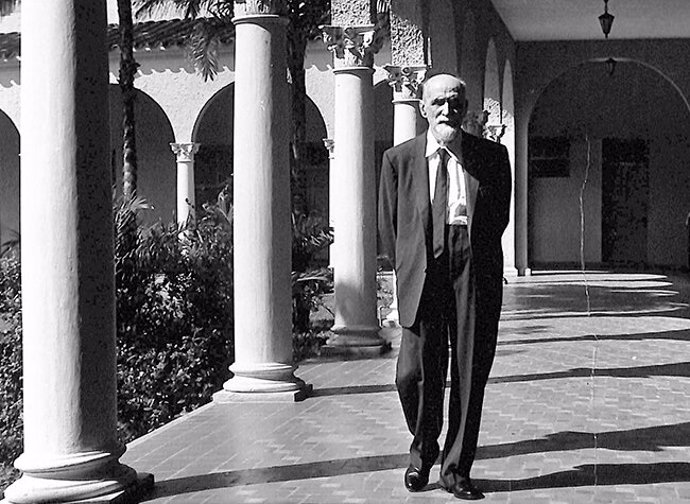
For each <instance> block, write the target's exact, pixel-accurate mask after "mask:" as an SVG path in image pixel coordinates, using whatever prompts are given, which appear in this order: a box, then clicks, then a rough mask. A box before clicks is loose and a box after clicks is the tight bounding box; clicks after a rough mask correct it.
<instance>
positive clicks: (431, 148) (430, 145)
mask: <svg viewBox="0 0 690 504" xmlns="http://www.w3.org/2000/svg"><path fill="white" fill-rule="evenodd" d="M461 134H462V133H460V135H461ZM454 144H459V142H458V141H457V138H456V140H454V141H453V142H452V144H451V145H447V146H446V150H447V151H448V153H449V154H450V156H451V157H452V158H453V159H454V160H455V161H458V160H459V159H460V157H459V156H458V155H457V154H456V153H455V152H454V150H457V149H456V147H455V145H454ZM439 149H442V147H441V146H440V145H439V144H438V142H437V141H436V138H435V137H434V135H433V133H431V130H427V132H426V151H425V153H424V156H425V157H426V158H430V157H431V156H433V155H434V154H436V153H437V152H438V150H439Z"/></svg>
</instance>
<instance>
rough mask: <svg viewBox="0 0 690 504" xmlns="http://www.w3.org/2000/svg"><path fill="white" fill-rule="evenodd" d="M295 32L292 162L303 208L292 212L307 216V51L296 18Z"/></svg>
mask: <svg viewBox="0 0 690 504" xmlns="http://www.w3.org/2000/svg"><path fill="white" fill-rule="evenodd" d="M291 21H292V29H291V30H289V31H288V47H287V59H288V61H287V63H288V70H289V72H290V77H291V79H292V124H293V131H292V159H291V160H290V168H291V181H292V184H291V186H292V192H293V195H292V196H293V204H295V203H297V204H299V203H300V201H301V202H302V208H294V209H293V210H297V211H303V212H305V213H307V210H308V209H307V208H305V207H304V204H305V203H306V201H305V200H306V194H305V193H306V187H303V184H302V181H301V179H300V174H301V172H302V164H303V162H304V146H305V139H306V131H307V130H306V97H307V88H306V82H305V73H304V56H305V52H306V48H307V38H306V36H305V34H304V33H302V31H301V30H300V29H299V28H298V27H297V23H299V21H298V20H296V19H293V20H291Z"/></svg>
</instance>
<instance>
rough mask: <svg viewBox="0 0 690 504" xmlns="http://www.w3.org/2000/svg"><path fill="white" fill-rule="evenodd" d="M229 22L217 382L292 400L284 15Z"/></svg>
mask: <svg viewBox="0 0 690 504" xmlns="http://www.w3.org/2000/svg"><path fill="white" fill-rule="evenodd" d="M234 22H235V26H236V36H235V40H236V49H235V51H236V52H235V54H236V58H235V72H236V76H237V79H236V83H235V124H236V125H238V127H236V128H235V133H234V135H235V137H234V145H235V152H234V184H233V186H234V281H235V363H234V364H232V366H230V370H231V371H232V372H233V373H234V377H233V378H231V379H230V380H229V381H228V382H226V383H225V385H224V389H225V390H226V391H227V392H235V393H247V395H249V396H259V395H261V396H262V399H266V398H268V397H269V396H268V395H265V394H274V395H273V396H271V397H272V398H275V399H278V400H280V399H281V398H284V399H287V400H293V399H294V400H299V399H303V398H304V397H305V389H306V386H305V384H304V382H303V381H302V380H299V379H298V378H296V377H295V376H294V374H293V373H294V370H295V368H296V366H294V365H293V364H292V287H291V239H292V238H291V236H292V235H291V229H292V225H291V220H290V219H291V217H290V215H291V214H290V171H289V170H290V163H289V142H290V131H291V128H290V122H289V121H290V109H289V102H290V98H289V89H288V85H287V78H286V75H287V71H286V49H285V47H286V26H287V19H286V18H285V17H282V16H279V15H276V14H256V13H250V14H247V15H243V16H240V17H237V18H235V20H234ZM237 395H238V394H235V395H234V396H233V395H232V394H222V393H221V394H219V395H218V400H220V401H222V400H225V399H238V397H237ZM247 395H245V397H244V399H247V398H248V397H247ZM249 398H250V399H251V397H249Z"/></svg>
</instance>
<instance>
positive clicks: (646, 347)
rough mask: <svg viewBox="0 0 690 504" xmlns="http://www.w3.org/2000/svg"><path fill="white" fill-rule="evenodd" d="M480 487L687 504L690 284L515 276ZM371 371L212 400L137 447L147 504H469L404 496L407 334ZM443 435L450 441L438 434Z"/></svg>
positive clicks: (322, 362)
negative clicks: (147, 481) (400, 366)
mask: <svg viewBox="0 0 690 504" xmlns="http://www.w3.org/2000/svg"><path fill="white" fill-rule="evenodd" d="M504 293H505V296H504V305H503V314H502V320H501V324H500V332H499V346H498V352H497V357H496V361H495V363H494V366H493V369H492V373H491V378H490V381H489V385H488V388H487V395H486V400H485V404H484V414H483V421H482V432H481V435H480V439H479V446H480V447H479V451H478V456H477V460H476V462H475V465H474V467H473V472H472V476H473V478H474V479H475V481H476V483H477V484H478V486H479V487H480V488H482V489H483V490H484V492H485V494H486V499H485V500H484V501H483V502H487V503H494V502H495V503H524V504H541V503H543V504H557V503H568V504H572V503H576V504H577V503H616V504H619V503H632V502H640V503H642V502H644V503H658V504H662V503H663V504H674V503H681V502H690V386H689V385H690V304H689V303H690V278H688V276H687V274H681V273H677V274H676V273H674V274H672V275H666V274H657V273H651V272H645V273H635V272H619V273H612V272H606V271H587V272H586V273H585V274H583V273H582V272H578V271H558V272H556V271H553V272H538V273H535V274H533V275H532V276H527V277H518V278H515V277H513V278H509V283H508V284H507V285H506V286H505V289H504ZM383 335H384V337H386V338H387V339H388V340H390V341H391V342H392V346H393V348H392V351H390V352H388V353H386V354H383V355H381V356H380V357H376V358H359V359H354V358H353V359H346V358H338V357H319V358H314V359H311V360H308V361H306V362H303V363H302V364H301V365H300V367H299V369H298V370H297V372H296V375H297V376H299V377H300V378H302V379H303V380H305V381H306V382H307V383H309V384H311V385H312V386H313V392H312V394H311V396H310V397H309V398H307V399H306V400H304V401H302V402H296V403H295V402H273V403H268V402H259V401H256V399H255V398H254V400H251V401H241V402H225V403H219V402H216V403H210V404H208V405H206V406H203V407H201V408H200V409H198V410H196V411H194V412H192V413H190V414H188V415H186V416H184V417H182V418H180V419H178V420H176V421H174V422H172V423H170V424H168V425H166V426H164V427H163V428H161V429H159V430H157V431H154V432H152V433H150V434H148V435H146V436H144V437H142V438H140V439H137V440H135V441H134V442H132V443H131V444H130V445H129V446H128V450H127V452H126V453H125V455H124V456H123V457H122V458H121V460H122V462H124V463H125V464H127V465H129V466H131V467H135V468H136V469H137V470H139V471H145V472H150V473H153V474H154V477H155V480H156V484H155V487H154V490H153V491H152V492H151V493H150V494H148V496H147V497H145V498H144V501H146V502H151V503H154V504H164V503H165V504H167V503H194V504H201V503H218V504H224V503H228V504H230V503H232V504H235V503H237V504H243V503H247V504H248V503H311V504H325V503H351V504H354V503H374V504H378V503H403V502H438V503H442V502H458V501H457V500H456V499H454V498H453V496H452V495H450V494H448V493H446V492H444V491H443V490H442V489H440V488H439V487H438V485H437V484H436V483H435V479H436V476H437V474H438V471H437V469H438V465H437V466H435V468H434V469H433V470H432V479H431V483H430V484H429V486H428V487H427V489H426V490H425V491H423V492H421V493H417V494H412V493H408V492H407V490H405V488H404V486H403V483H402V478H403V472H404V469H405V467H406V466H407V464H408V459H407V449H408V444H409V442H410V436H409V434H408V432H407V428H406V426H405V423H404V420H403V416H402V411H401V409H400V405H399V402H398V398H397V393H396V391H395V386H394V373H395V358H396V353H397V347H398V344H399V338H400V329H399V328H396V327H388V328H385V329H384V330H383ZM442 438H443V434H442Z"/></svg>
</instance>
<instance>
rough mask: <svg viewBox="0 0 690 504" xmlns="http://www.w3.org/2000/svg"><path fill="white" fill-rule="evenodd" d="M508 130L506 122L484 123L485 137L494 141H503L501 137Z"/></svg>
mask: <svg viewBox="0 0 690 504" xmlns="http://www.w3.org/2000/svg"><path fill="white" fill-rule="evenodd" d="M505 132H506V125H505V124H486V125H484V137H485V138H488V139H489V140H493V141H494V142H498V143H501V138H503V135H504V134H505Z"/></svg>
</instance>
